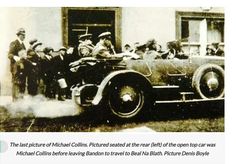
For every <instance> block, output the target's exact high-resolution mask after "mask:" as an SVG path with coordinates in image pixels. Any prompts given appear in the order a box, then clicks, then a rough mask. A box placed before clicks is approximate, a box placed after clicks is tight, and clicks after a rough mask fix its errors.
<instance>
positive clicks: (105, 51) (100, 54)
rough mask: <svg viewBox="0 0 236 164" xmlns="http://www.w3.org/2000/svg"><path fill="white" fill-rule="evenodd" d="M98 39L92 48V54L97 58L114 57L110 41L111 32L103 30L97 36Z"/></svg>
mask: <svg viewBox="0 0 236 164" xmlns="http://www.w3.org/2000/svg"><path fill="white" fill-rule="evenodd" d="M98 39H99V42H98V43H97V44H96V46H95V47H94V49H93V56H94V57H96V58H98V59H102V58H112V57H114V54H116V53H115V50H114V46H113V45H112V43H111V33H110V32H103V33H101V34H100V35H99V36H98Z"/></svg>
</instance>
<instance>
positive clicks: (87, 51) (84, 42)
mask: <svg viewBox="0 0 236 164" xmlns="http://www.w3.org/2000/svg"><path fill="white" fill-rule="evenodd" d="M91 38H92V34H84V35H81V36H80V37H79V46H78V51H79V53H80V56H81V57H90V56H92V55H91V54H92V51H93V48H94V45H93V43H92V41H91Z"/></svg>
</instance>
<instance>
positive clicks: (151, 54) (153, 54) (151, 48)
mask: <svg viewBox="0 0 236 164" xmlns="http://www.w3.org/2000/svg"><path fill="white" fill-rule="evenodd" d="M157 46H158V44H157V42H156V40H155V39H150V40H148V41H147V43H146V48H147V51H146V52H145V53H144V55H143V59H144V60H155V59H160V58H161V56H160V54H159V53H158V52H157Z"/></svg>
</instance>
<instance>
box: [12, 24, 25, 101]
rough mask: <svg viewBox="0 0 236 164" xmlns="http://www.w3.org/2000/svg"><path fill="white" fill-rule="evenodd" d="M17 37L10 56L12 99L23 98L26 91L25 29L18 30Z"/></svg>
mask: <svg viewBox="0 0 236 164" xmlns="http://www.w3.org/2000/svg"><path fill="white" fill-rule="evenodd" d="M16 35H17V39H16V40H15V41H13V42H11V43H10V48H9V52H8V58H9V59H10V71H11V73H12V99H13V101H15V100H17V99H18V98H23V95H24V93H25V86H26V85H25V83H26V74H25V68H24V67H25V58H26V48H25V45H24V43H23V41H24V40H25V29H23V28H19V29H18V30H17V32H16Z"/></svg>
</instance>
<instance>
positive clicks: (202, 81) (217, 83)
mask: <svg viewBox="0 0 236 164" xmlns="http://www.w3.org/2000/svg"><path fill="white" fill-rule="evenodd" d="M193 87H194V88H195V90H196V92H197V93H198V95H199V96H200V97H201V98H203V99H214V98H222V97H224V69H223V68H222V67H220V66H218V65H215V64H206V65H203V66H201V67H199V68H198V69H197V71H196V72H195V73H194V76H193Z"/></svg>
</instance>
